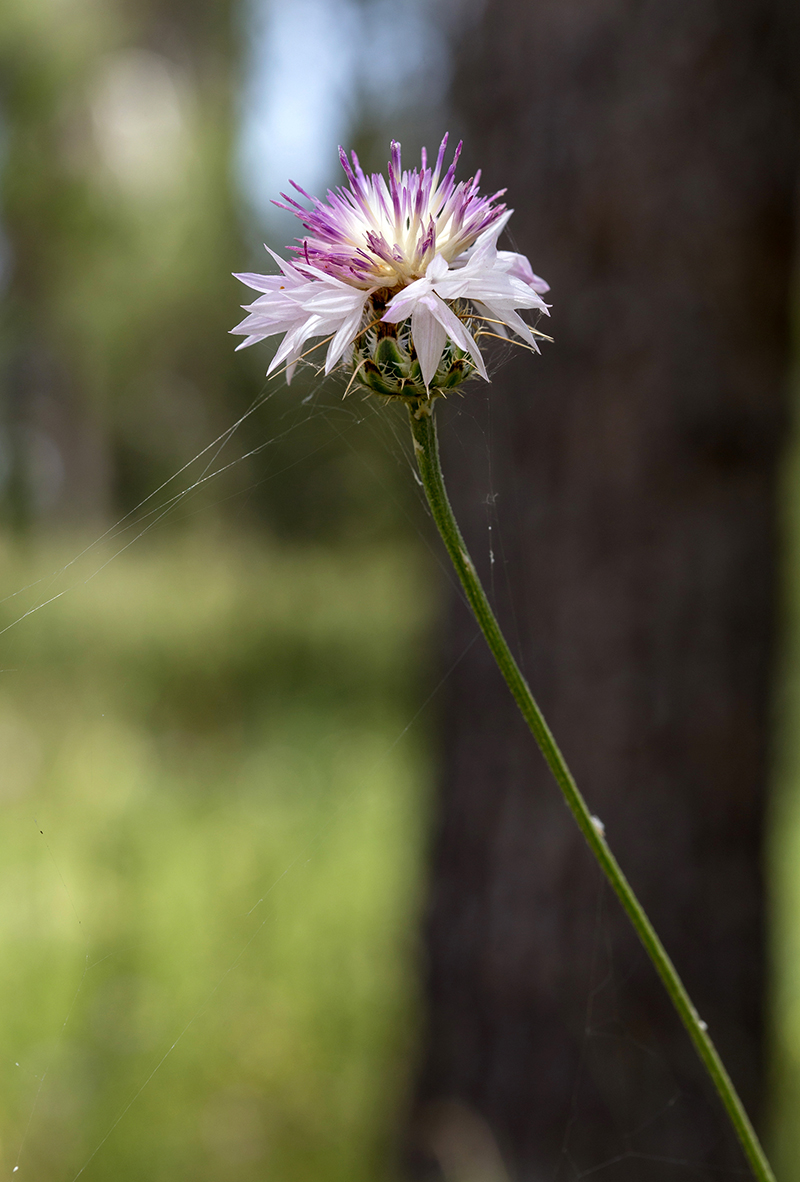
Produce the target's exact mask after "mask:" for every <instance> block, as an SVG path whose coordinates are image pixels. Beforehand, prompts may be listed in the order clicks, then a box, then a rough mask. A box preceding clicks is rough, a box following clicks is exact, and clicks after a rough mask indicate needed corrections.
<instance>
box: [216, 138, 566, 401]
mask: <svg viewBox="0 0 800 1182" xmlns="http://www.w3.org/2000/svg"><path fill="white" fill-rule="evenodd" d="M446 147H447V136H445V137H444V139H443V140H442V144H441V147H440V148H439V154H438V156H437V159H436V164H435V166H434V167H433V169H431V168H428V165H427V158H426V153H425V150H424V149H423V151H422V166H421V168H420V170H417V169H416V168H415V169H413V170H411V171H406V172H403V171H402V168H401V157H400V145H399V144H398V143H395V142H392V146H391V160H390V161H389V166H388V177H389V179H388V183H387V181H386V179H385V178H384V177H383V176H382V175H381V174H373V175H372V176H369V177H367V176H365V174H364V172H363V171H362V169H361V166H360V164H359V162H358V157H357V156H356V154H355V152H353V153H352V154H351V160H352V164H351V160H348V158H347V155H346V154H345V152H344V151H343V150H342V149H341V148H340V149H339V158H340V160H341V162H342V167H343V169H344V171H345V175H346V177H347V180H348V187H347V188H345V187H340V188H338V189H336V190H335V191H330V190H329V192H328V194H327V201H325V202H324V201H321V200H320V199H319V198H317V197H312V196H310V195H309V194H308V193H306V192H305V191H304V190H303V189H301V188H300V186H299V185H296V184H295V183H294V181H292V182H291V183H292V185H293V186H294V188H295V189H296V190H297V192H298V193H300V194H301V196H303V197H304V198H305V199H306V200H307V201H309V202H311V206H312V208H311V209H307V208H306V207H305V206H303V205H301V204H300V203H299V202H297V201H296V200H295V199H294V198H292V197H289V196H287V195H286V194H285V193H284V194H282V197H283V198H284V202H286V204H282V203H276V204H280V205H281V208H284V209H289V210H290V211H291V212H293V213H295V214H296V215H297V217H298V218H300V220H301V221H302V223H303V226H304V227H305V229H306V230H307V231H308V234H307V235H306V236H305V237H303V238H299V239H298V240H297V245H295V246H292V247H291V248H290V249H291V250H293V251H294V252H295V256H296V257H295V258H294V259H292V260H291V261H287V260H285V259H281V258H279V256H278V255H276V254H275V253H274V252H273V251H271V250H270V251H269V253H270V254H271V255H272V257H273V258H274V259H275V261H276V262H277V264H278V266H279V268H280V274H278V275H254V274H249V273H248V274H242V275H237V276H236V278H238V279H240V280H241V281H242V282H243V283H245V284H246V285H247V286H248V287H251V288H253V289H254V290H255V291H258V292H260V293H261V295H260V296H259V297H258V299H256V300H255V301H254V302H253V303H252V304H247V305H243V307H244V310H245V311H246V312H247V313H248V315H247V316H246V317H245V319H244V320H243V321H242V322H241V323H240V324H238V325H237V326H236V328H234V329H232V330H231V331H232V332H233V333H237V334H239V335H242V336H244V337H245V340H244V341H242V343H241V344H240V345H238V346H237V347H238V348H239V349H243V348H246V347H247V346H248V345H252V344H255V343H256V342H257V341H261V340H263V339H264V338H265V337H268V336H272V335H273V334H275V333H285V336H284V338H283V341H282V343H281V345H280V347H279V349H278V351H277V352H276V354H275V356H274V357H273V359H272V362H271V364H270V367H269V370H268V371H267V372H268V373H272V372H273V371H274V370H275V369H276V368H277V367H278V366H279V365H281V364H283V363H285V364H286V375H287V381H291V378H292V375H293V373H294V370H295V367H296V365H297V362H298V361H299V360H300V358H301V356H302V355H303V351H304V348H305V345H306V342H307V341H309V340H310V339H312V338H314V337H330V344H329V346H328V351H327V355H326V358H325V372H326V373H330V371H331V370H332V369H333V368H334V366H336V365H337V364H338V363H339V362H340V361H341V360H342V359H343V358H345V359H346V361H347V363H348V365H349V366H350V367H351V369H352V372H353V380H355V381H358V382H359V383H360V384H361V385H364V386H366V387H367V388H368V389H372V390H375V391H377V392H378V393H382V394H392V395H398V394H399V395H401V396H403V397H411V398H419V397H430V396H431V395H432V394H434V393H436V392H441V391H443V390H446V389H450V388H452V387H453V386H456V385H459V384H460V382H462V381H463V380H464V379H465V378H467V377H469V376H470V375H471V374H472V373H474V372H477V373H479V374H480V375H481V377H483V378H484V379H485V380H486V381H488V380H489V378H488V374H487V372H486V365H485V363H484V360H483V356H482V354H481V351H480V348H479V347H478V344H477V342H476V339H475V337H476V335H478V333H479V332H480V331H481V329H482V326H483V324H484V322H489V323H490V324H491V325H492V326H493V327H494V328H496V329H497V330H498V331H497V332H496V333H495V334H494V335H502V336H507V335H508V331H509V330H510V331H511V332H513V333H515V334H516V335H517V336H519V337H521V338H522V340H523V341H525V342H526V344H527V345H528V346H529V347H531V348H533V349H537V345H536V336H535V330H533V329H532V328H531V327H530V325H528V324H526V322H525V321H524V320H523V319H522V317H521V316H520V315H519V312H518V311H517V309H534V310H535V311H537V312H539V313H542V312H543V313H545V314H547V305H546V304H545V303H544V301H543V299H542V295H544V293H546V292H547V291H548V290H549V288H548V285H547V283H545V281H544V280H543V279H541V278H540V277H539V276H537V275H535V274H534V273H533V270H532V268H531V265H530V263H529V261H528V259H527V258H526V257H525V256H524V255H521V254H517V253H515V252H513V251H504V250H498V249H497V240H498V237H499V235H500V234H501V232H502V231H503V230H504V229H505V227H506V225H507V223H508V220H509V218H510V217H511V213H512V211H511V210H510V209H507V208H506V206H505V205H504V204H498V201H499V198H500V197H501V196H502V195H503V192H504V190H500V191H499V192H497V193H494V194H493V195H492V196H491V197H486V196H481V194H480V193H479V190H478V184H479V181H480V172H478V173H476V175H475V176H474V177H473V178H471V179H470V180H469V181H459V182H458V183H456V180H455V171H456V165H457V163H458V158H459V155H460V153H461V144H459V145H458V148H457V149H456V151H455V154H454V157H453V161H452V163H451V165H450V167H449V168H448V169H447V171H446V172H445V174H444V176H443V177H442V167H443V163H444V155H445V150H446ZM440 178H441V180H440ZM267 250H269V247H267ZM483 331H488V330H487V329H483ZM536 335H539V336H541V335H542V334H541V333H539V334H536ZM537 351H538V349H537Z"/></svg>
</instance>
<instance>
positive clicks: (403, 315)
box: [381, 278, 431, 324]
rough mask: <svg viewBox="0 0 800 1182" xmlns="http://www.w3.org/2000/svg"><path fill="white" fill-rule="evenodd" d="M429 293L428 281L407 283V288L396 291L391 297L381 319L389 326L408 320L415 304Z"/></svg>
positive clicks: (429, 285) (419, 280) (420, 280)
mask: <svg viewBox="0 0 800 1182" xmlns="http://www.w3.org/2000/svg"><path fill="white" fill-rule="evenodd" d="M430 293H431V284H430V280H429V279H427V278H426V279H415V280H414V282H413V283H409V285H408V287H404V288H403V289H402V290H401V291H398V293H397V295H394V296H392V298H391V299H390V300H389V303H388V304H387V305H386V311H385V312H384V314H383V316H382V317H381V319H382V320H386V321H387V322H388V323H389V324H397V323H398V322H399V321H400V320H408V318H409V316H410V315H411V313H412V312H413V311H414V307H415V306H416V304H417V302H418V301H419V300H421V299H423V298H424V297H425V296H427V295H430Z"/></svg>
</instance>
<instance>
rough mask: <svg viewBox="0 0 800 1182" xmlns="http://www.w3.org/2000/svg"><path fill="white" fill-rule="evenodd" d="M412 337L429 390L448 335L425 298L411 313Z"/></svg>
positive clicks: (423, 378)
mask: <svg viewBox="0 0 800 1182" xmlns="http://www.w3.org/2000/svg"><path fill="white" fill-rule="evenodd" d="M411 335H412V337H413V338H414V348H415V349H416V351H417V357H418V358H419V367H420V369H421V370H422V380H423V381H424V383H425V389H426V390H427V389H428V387H429V386H430V384H431V380H432V378H433V375H434V374H435V373H436V369H437V366H438V365H439V361H440V360H441V356H442V352H443V351H444V346H445V342H446V340H447V333H446V332H445V330H444V328H443V327H442V325H441V324H440V323H439V321H438V320H437V318H436V317H435V316H434V315H433V314H432V312H431V310H430V308H429V307H428V305H427V301H426V299H425V297H423V299H422V300H420V301H419V302H418V303H417V305H416V307H415V308H414V311H413V312H412V313H411Z"/></svg>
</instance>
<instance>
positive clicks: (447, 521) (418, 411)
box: [408, 399, 775, 1182]
mask: <svg viewBox="0 0 800 1182" xmlns="http://www.w3.org/2000/svg"><path fill="white" fill-rule="evenodd" d="M433 405H434V404H433V402H429V401H427V400H423V399H414V400H411V399H409V401H408V408H409V413H410V416H411V434H412V436H413V439H414V451H415V452H416V457H417V464H418V466H419V474H420V477H421V478H422V486H423V488H424V489H425V494H426V496H427V498H428V504H429V505H430V508H431V512H432V514H433V519H434V521H435V522H436V525H437V526H438V528H439V533H440V534H441V535H442V540H443V542H444V544H445V546H446V547H447V552H448V554H449V555H450V558H451V559H452V561H453V565H454V566H455V568H456V572H457V574H458V577H459V579H460V580H461V585H462V586H463V588H464V591H465V593H466V596H467V600H468V601H469V605H470V607H471V608H472V610H473V612H474V613H475V618H476V619H477V621H478V623H479V624H480V626H481V630H482V631H483V634H484V636H485V637H486V640H487V642H488V644H489V648H490V649H491V650H492V654H493V656H494V659H495V660H496V661H497V664H498V666H499V668H500V672H501V673H502V674H503V677H504V678H505V679H506V683H507V684H508V688H509V689H510V690H511V693H512V694H513V695H514V700H515V701H516V703H517V705H518V706H519V708H520V710H521V711H522V715H523V717H524V719H525V721H526V722H527V724H528V726H529V727H530V729H531V730H532V731H533V735H534V738H535V739H536V742H537V743H538V744H539V747H540V749H541V752H542V754H543V755H544V757H545V759H546V760H547V763H548V766H549V768H550V770H551V772H552V773H553V775H554V776H555V778H556V782H557V783H558V786H559V788H560V789H561V791H562V793H563V795H564V799H565V800H566V802H567V804H568V805H569V807H570V809H571V810H572V815H573V816H574V818H575V820H576V821H577V822H578V825H579V827H580V830H581V832H582V833H583V836H584V837H585V838H586V840H587V842H588V843H589V846H590V848H591V850H592V853H593V854H594V856H595V858H596V859H597V861H598V862H599V864H600V867H601V868H602V870H603V873H604V874H605V876H606V878H607V879H608V881H609V882H610V883H611V886H612V887H613V888H614V891H615V892H616V895H617V898H618V899H619V901H620V902H621V903H622V906H623V907H624V908H625V910H626V911H627V913H628V917H629V918H630V921H631V923H632V924H633V926H634V928H635V929H636V934H637V935H638V937H639V939H640V940H641V942H642V944H643V945H644V947H645V951H646V952H647V954H648V956H649V957H650V959H651V961H652V962H653V964H654V965H655V968H656V971H657V972H658V975H659V976H660V977H661V980H662V981H663V982H664V986H665V987H666V990H667V993H668V994H669V996H670V998H671V999H672V1003H673V1005H674V1006H675V1009H676V1010H677V1011H678V1014H679V1015H680V1018H681V1021H682V1022H683V1024H684V1026H685V1027H686V1029H687V1030H688V1031H689V1034H690V1036H691V1039H692V1042H693V1043H694V1045H695V1048H696V1049H697V1053H698V1054H699V1056H700V1058H701V1059H702V1061H703V1063H704V1064H705V1067H706V1070H707V1071H708V1074H709V1075H710V1076H711V1079H712V1081H713V1083H714V1086H715V1088H716V1089H717V1092H718V1093H719V1097H720V1099H721V1100H722V1103H723V1104H724V1106H725V1109H726V1111H727V1113H728V1116H729V1117H730V1120H731V1124H732V1125H733V1127H734V1129H735V1130H736V1134H737V1136H738V1138H739V1141H740V1142H741V1145H742V1148H743V1149H744V1151H745V1153H746V1154H747V1158H748V1160H749V1162H750V1165H751V1166H752V1168H753V1173H754V1174H755V1176H756V1178H758V1179H759V1182H775V1175H774V1174H773V1172H772V1169H771V1167H770V1164H769V1162H768V1161H767V1157H766V1154H765V1153H764V1150H763V1149H762V1147H761V1143H760V1142H759V1140H758V1137H757V1136H756V1132H755V1129H754V1128H753V1126H752V1124H751V1123H750V1119H749V1117H748V1115H747V1113H746V1112H745V1110H744V1106H743V1104H742V1102H741V1100H740V1099H739V1096H738V1095H737V1092H736V1089H735V1088H734V1086H733V1083H732V1082H731V1079H730V1076H729V1075H728V1073H727V1071H726V1070H725V1067H724V1065H723V1062H722V1060H721V1059H720V1057H719V1054H718V1053H717V1049H716V1047H715V1046H714V1044H713V1042H712V1041H711V1039H710V1038H709V1035H708V1032H707V1030H706V1025H705V1023H704V1022H703V1021H702V1020H701V1018H700V1015H699V1014H698V1013H697V1010H696V1009H695V1008H694V1006H693V1005H692V1001H691V998H690V997H689V994H688V993H687V992H686V989H685V987H684V985H683V982H682V981H681V979H680V977H679V976H678V973H677V970H676V969H675V966H674V965H673V963H672V961H671V960H670V958H669V956H668V955H667V952H666V949H665V948H664V945H663V944H662V943H661V941H660V940H659V938H658V936H657V935H656V932H655V929H654V928H653V925H652V924H651V923H650V920H649V919H648V918H647V915H646V914H645V911H644V909H643V908H642V905H641V903H640V902H639V900H638V899H637V898H636V895H635V894H634V892H633V890H632V888H631V886H630V883H629V882H628V880H627V879H626V877H625V875H624V874H623V873H622V870H621V869H620V867H619V864H618V863H617V860H616V858H615V857H614V855H613V854H612V852H611V850H610V849H609V846H608V843H607V841H606V839H605V833H604V830H603V826H602V824H601V822H600V821H599V820H598V819H597V818H596V817H593V816H592V814H591V813H590V812H589V809H588V807H587V805H586V801H585V800H584V799H583V797H582V795H581V793H580V792H579V791H578V786H577V784H576V783H575V781H574V779H573V778H572V773H571V772H570V770H569V768H568V767H567V764H566V760H565V759H564V756H563V755H562V754H561V752H560V751H559V749H558V745H557V743H556V741H555V739H554V738H553V736H552V734H551V732H550V728H549V727H548V725H547V723H546V722H545V720H544V717H543V715H542V712H541V710H540V709H539V707H538V706H537V704H536V701H535V700H534V697H533V694H532V693H531V691H530V689H529V688H528V684H527V682H526V681H525V678H524V677H523V676H522V673H521V672H520V670H519V667H518V666H517V663H516V661H515V660H514V658H513V657H512V655H511V652H510V650H509V647H508V645H507V644H506V642H505V639H504V638H503V634H502V632H501V631H500V628H499V626H498V623H497V620H496V619H495V617H494V613H493V611H492V609H491V607H490V606H489V601H488V600H487V598H486V595H485V593H484V590H483V587H482V586H481V583H480V580H479V579H478V575H477V573H476V571H475V567H474V565H473V563H472V559H471V558H470V556H469V554H468V553H467V548H466V546H465V545H464V539H463V538H462V537H461V532H460V530H459V528H458V524H457V522H456V519H455V517H454V516H453V510H452V508H451V507H450V502H449V500H448V497H447V492H446V490H445V487H444V479H443V477H442V468H441V464H440V462H439V445H438V441H437V438H436V424H435V421H434V416H433Z"/></svg>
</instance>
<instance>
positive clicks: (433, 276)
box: [425, 254, 448, 283]
mask: <svg viewBox="0 0 800 1182" xmlns="http://www.w3.org/2000/svg"><path fill="white" fill-rule="evenodd" d="M447 271H448V267H447V262H446V260H445V259H444V258H442V256H441V255H440V254H437V255H435V256H434V257H433V258H432V259H431V261H430V262H429V263H428V269H427V270H426V272H425V278H426V279H427V280H428V282H429V283H436V281H437V280H438V279H444V277H445V275H446V274H447Z"/></svg>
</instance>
